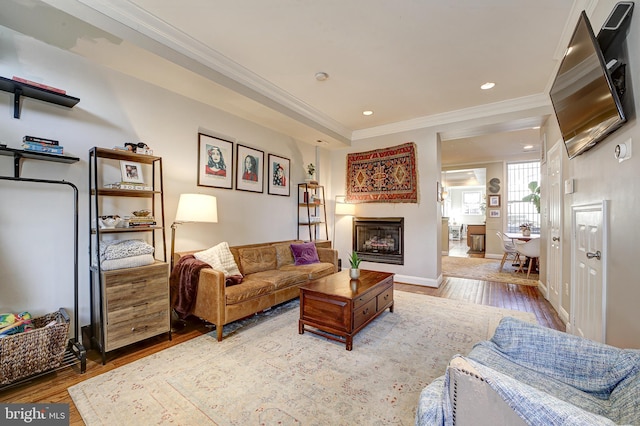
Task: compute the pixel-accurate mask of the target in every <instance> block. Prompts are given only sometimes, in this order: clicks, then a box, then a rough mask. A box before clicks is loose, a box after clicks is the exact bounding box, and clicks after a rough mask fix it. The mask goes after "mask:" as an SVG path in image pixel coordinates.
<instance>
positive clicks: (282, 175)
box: [267, 154, 291, 197]
mask: <svg viewBox="0 0 640 426" xmlns="http://www.w3.org/2000/svg"><path fill="white" fill-rule="evenodd" d="M290 169H291V161H290V160H289V159H288V158H284V157H280V156H278V155H275V154H269V171H268V172H267V176H268V179H269V187H268V188H269V189H268V192H269V194H272V195H283V196H286V197H289V196H290V195H291V184H290V181H289V176H290Z"/></svg>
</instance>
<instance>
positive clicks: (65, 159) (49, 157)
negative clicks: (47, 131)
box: [0, 147, 80, 177]
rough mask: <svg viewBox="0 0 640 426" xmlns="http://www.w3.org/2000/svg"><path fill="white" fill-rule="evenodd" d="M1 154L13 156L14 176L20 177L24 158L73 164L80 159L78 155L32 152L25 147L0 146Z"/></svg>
mask: <svg viewBox="0 0 640 426" xmlns="http://www.w3.org/2000/svg"><path fill="white" fill-rule="evenodd" d="M0 155H4V156H8V157H13V176H14V177H20V163H21V162H22V159H23V158H28V159H30V160H43V161H53V162H55V163H66V164H71V163H75V162H77V161H80V159H79V158H78V157H71V156H69V155H56V154H48V153H46V152H32V151H25V150H23V149H15V148H7V147H0Z"/></svg>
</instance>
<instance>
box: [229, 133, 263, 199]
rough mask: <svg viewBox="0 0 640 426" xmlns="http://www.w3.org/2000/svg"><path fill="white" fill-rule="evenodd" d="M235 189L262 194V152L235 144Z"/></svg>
mask: <svg viewBox="0 0 640 426" xmlns="http://www.w3.org/2000/svg"><path fill="white" fill-rule="evenodd" d="M236 154H237V155H236V189H237V190H239V191H250V192H264V181H263V178H262V177H263V175H264V151H260V150H258V149H253V148H249V147H248V146H244V145H240V144H237V147H236Z"/></svg>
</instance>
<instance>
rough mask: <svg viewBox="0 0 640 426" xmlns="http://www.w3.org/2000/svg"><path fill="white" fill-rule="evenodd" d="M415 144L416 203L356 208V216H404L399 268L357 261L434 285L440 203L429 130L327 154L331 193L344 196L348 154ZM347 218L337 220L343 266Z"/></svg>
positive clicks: (433, 136) (347, 249) (436, 157)
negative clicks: (402, 259) (416, 167)
mask: <svg viewBox="0 0 640 426" xmlns="http://www.w3.org/2000/svg"><path fill="white" fill-rule="evenodd" d="M406 142H415V143H416V145H417V163H418V187H419V203H417V204H416V203H360V204H357V205H356V216H360V217H404V226H405V243H404V251H405V255H404V265H402V266H400V265H387V264H381V263H373V262H363V263H362V267H363V268H367V269H373V270H380V271H382V270H384V271H388V272H394V273H396V274H397V276H396V279H397V280H398V281H401V282H405V283H413V284H421V285H428V286H437V285H438V284H439V282H440V280H441V279H442V277H441V266H440V252H441V241H440V228H441V224H440V222H441V211H440V203H438V202H437V201H436V181H438V180H440V160H439V158H440V156H439V152H440V150H439V144H440V142H439V141H438V136H437V134H436V132H435V131H434V130H432V129H426V130H420V131H413V132H405V133H398V134H394V135H388V136H380V137H375V138H370V139H366V140H361V141H357V142H355V143H354V144H353V146H351V147H350V148H349V149H344V150H339V151H332V152H331V170H332V179H331V187H332V189H333V194H334V196H335V195H341V194H345V193H346V187H345V185H346V157H347V153H350V152H362V151H369V150H373V149H378V148H385V147H391V146H396V145H400V144H403V143H406ZM351 244H352V230H351V221H350V219H349V218H341V217H338V220H337V228H336V247H337V248H338V251H339V252H340V257H341V258H342V263H343V265H345V264H347V265H348V263H345V262H347V259H346V257H347V254H349V253H350V252H351V249H352V245H351Z"/></svg>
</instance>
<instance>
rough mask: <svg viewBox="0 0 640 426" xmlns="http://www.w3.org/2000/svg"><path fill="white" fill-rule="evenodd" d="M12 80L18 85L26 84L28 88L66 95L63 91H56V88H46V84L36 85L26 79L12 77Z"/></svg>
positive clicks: (35, 82) (36, 83)
mask: <svg viewBox="0 0 640 426" xmlns="http://www.w3.org/2000/svg"><path fill="white" fill-rule="evenodd" d="M12 80H14V81H17V82H19V83H24V84H28V85H29V86H33V87H37V88H39V89H45V90H50V91H52V92H56V93H60V94H62V95H66V94H67V91H66V90H63V89H58V88H57V87H53V86H48V85H46V84H42V83H38V82H37V81H31V80H27V79H26V78H22V77H16V76H15V75H14V76H13V78H12Z"/></svg>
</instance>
